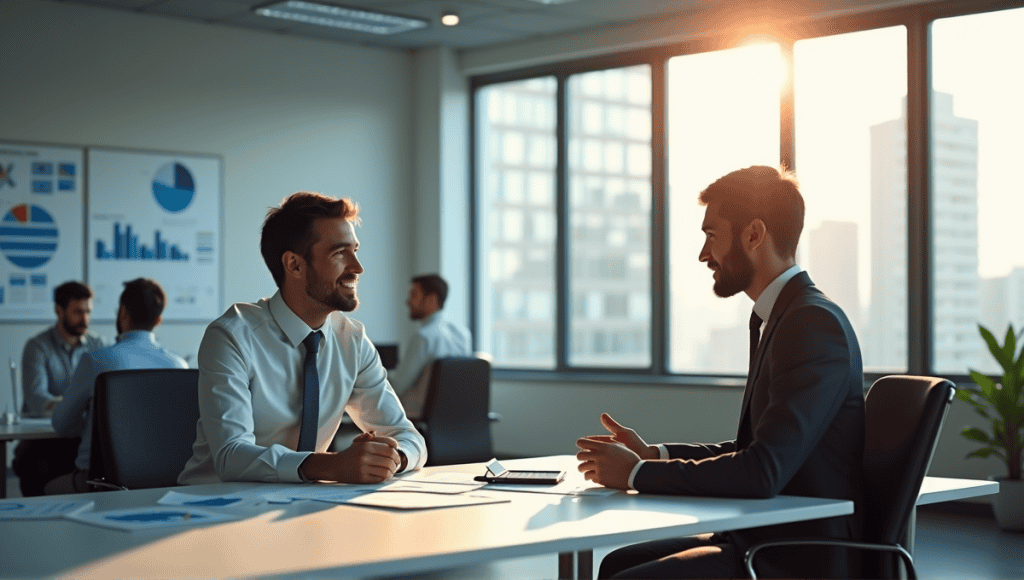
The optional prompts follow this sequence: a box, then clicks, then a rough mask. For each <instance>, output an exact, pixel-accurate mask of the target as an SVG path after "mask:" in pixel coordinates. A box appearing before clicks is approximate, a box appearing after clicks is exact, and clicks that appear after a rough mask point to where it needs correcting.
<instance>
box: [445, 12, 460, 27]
mask: <svg viewBox="0 0 1024 580" xmlns="http://www.w3.org/2000/svg"><path fill="white" fill-rule="evenodd" d="M458 23H459V15H458V14H455V13H453V12H445V13H444V14H442V15H441V24H444V25H445V26H456V25H457V24H458Z"/></svg>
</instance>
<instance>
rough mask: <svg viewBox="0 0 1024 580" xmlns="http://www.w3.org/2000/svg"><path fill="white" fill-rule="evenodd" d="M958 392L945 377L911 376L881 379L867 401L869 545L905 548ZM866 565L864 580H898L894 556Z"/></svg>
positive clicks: (866, 514)
mask: <svg viewBox="0 0 1024 580" xmlns="http://www.w3.org/2000/svg"><path fill="white" fill-rule="evenodd" d="M954 392H955V389H954V386H953V383H951V382H949V381H948V380H946V379H941V378H936V377H917V376H909V375H894V376H886V377H882V378H880V379H878V380H877V381H875V383H874V384H873V385H871V388H870V389H869V390H868V394H867V395H866V397H865V400H864V406H865V442H864V475H865V483H866V489H865V511H864V536H865V537H864V539H865V541H868V542H878V543H886V544H897V543H898V544H900V545H903V544H904V541H905V537H906V534H907V526H908V524H909V522H910V516H911V514H912V513H913V510H914V507H915V506H916V504H917V496H918V494H919V493H920V491H921V483H922V481H924V477H925V475H926V474H927V472H928V466H929V465H930V464H931V461H932V454H933V453H934V452H935V444H936V442H937V441H938V438H939V431H940V430H941V428H942V422H943V420H944V419H945V417H946V411H947V410H948V409H949V403H950V401H951V400H952V398H953V394H954ZM904 547H906V546H904ZM864 565H865V569H864V573H865V574H867V576H864V577H868V578H880V577H894V576H892V574H893V571H894V570H895V566H896V565H897V562H896V559H895V558H894V557H893V554H891V553H884V554H883V555H882V556H881V558H880V559H877V558H876V556H875V555H874V554H872V555H870V556H866V557H865V561H864ZM876 567H877V569H876Z"/></svg>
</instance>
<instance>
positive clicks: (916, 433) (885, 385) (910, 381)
mask: <svg viewBox="0 0 1024 580" xmlns="http://www.w3.org/2000/svg"><path fill="white" fill-rule="evenodd" d="M955 392H956V389H954V387H953V383H951V382H949V381H947V380H946V379H940V378H936V377H916V376H909V375H893V376H886V377H882V378H880V379H878V380H877V381H875V383H874V384H873V385H871V389H870V390H868V394H867V396H866V397H865V399H864V406H865V409H864V411H865V416H864V426H865V431H864V481H865V490H864V491H865V494H864V541H863V542H851V541H848V540H841V539H835V540H833V539H829V538H790V539H780V540H775V541H770V542H764V543H761V544H757V545H755V546H751V547H750V548H749V549H748V550H747V553H746V555H745V557H744V565H745V566H746V569H747V573H748V574H749V575H750V577H751V578H757V575H756V574H755V571H754V558H755V556H756V555H757V553H758V552H759V551H761V550H763V549H766V548H773V547H778V546H790V547H792V546H835V547H845V548H852V549H857V550H862V551H864V552H863V553H864V556H863V558H862V560H861V562H862V570H861V574H860V577H861V578H899V577H900V570H899V563H900V561H902V562H903V565H904V567H905V568H906V573H907V577H908V578H910V579H914V578H917V573H916V572H915V570H914V558H913V557H912V556H911V555H910V552H909V551H908V550H907V549H906V546H905V545H904V544H907V541H906V538H907V537H908V536H909V534H911V533H912V531H911V530H910V528H909V526H910V523H911V520H912V519H913V518H912V515H913V514H914V509H915V507H916V505H917V496H918V495H919V494H920V492H921V482H923V481H924V477H925V475H926V474H927V473H928V466H929V465H930V464H931V461H932V455H933V454H934V453H935V444H936V442H937V441H938V439H939V432H940V431H941V429H942V422H943V421H944V420H945V417H946V412H947V411H948V410H949V404H950V401H952V400H953V395H954V394H955ZM811 549H813V548H811Z"/></svg>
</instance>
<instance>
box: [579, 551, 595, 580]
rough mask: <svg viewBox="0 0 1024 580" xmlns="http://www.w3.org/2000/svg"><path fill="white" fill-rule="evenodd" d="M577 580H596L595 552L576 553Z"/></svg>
mask: <svg viewBox="0 0 1024 580" xmlns="http://www.w3.org/2000/svg"><path fill="white" fill-rule="evenodd" d="M576 578H577V580H593V578H594V551H593V550H580V551H579V552H576Z"/></svg>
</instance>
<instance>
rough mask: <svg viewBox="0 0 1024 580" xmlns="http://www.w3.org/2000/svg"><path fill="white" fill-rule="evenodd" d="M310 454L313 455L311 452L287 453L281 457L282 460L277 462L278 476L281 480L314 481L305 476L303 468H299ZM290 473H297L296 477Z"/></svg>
mask: <svg viewBox="0 0 1024 580" xmlns="http://www.w3.org/2000/svg"><path fill="white" fill-rule="evenodd" d="M310 455H312V453H311V452H304V453H287V454H285V455H284V456H283V457H281V459H280V462H279V463H278V464H277V476H278V477H279V478H280V481H301V482H302V483H309V482H310V481H312V480H311V479H306V478H305V477H303V476H302V470H301V469H299V467H301V466H302V462H303V461H305V460H306V458H307V457H309V456H310ZM290 473H294V474H295V479H292V478H291V477H289V476H288V474H290Z"/></svg>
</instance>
